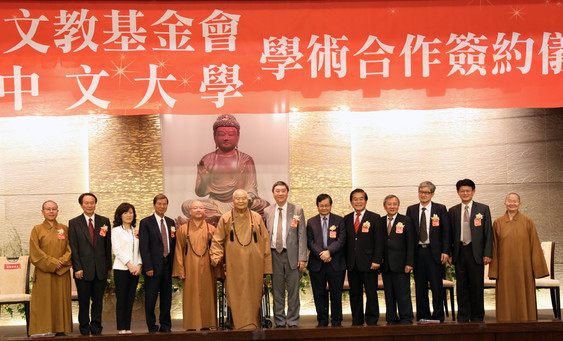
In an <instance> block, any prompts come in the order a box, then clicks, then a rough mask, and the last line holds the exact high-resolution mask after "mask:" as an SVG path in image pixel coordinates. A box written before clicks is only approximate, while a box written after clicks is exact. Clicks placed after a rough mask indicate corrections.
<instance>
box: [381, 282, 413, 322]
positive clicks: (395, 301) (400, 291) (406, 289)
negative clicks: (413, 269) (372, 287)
mask: <svg viewBox="0 0 563 341" xmlns="http://www.w3.org/2000/svg"><path fill="white" fill-rule="evenodd" d="M382 276H383V288H384V291H385V307H386V311H387V312H386V313H385V320H386V321H387V323H389V324H396V323H401V324H410V323H412V320H413V318H414V315H413V313H412V301H411V275H410V274H407V273H404V272H390V271H389V272H384V273H383V274H382ZM397 308H398V309H399V315H398V316H397Z"/></svg>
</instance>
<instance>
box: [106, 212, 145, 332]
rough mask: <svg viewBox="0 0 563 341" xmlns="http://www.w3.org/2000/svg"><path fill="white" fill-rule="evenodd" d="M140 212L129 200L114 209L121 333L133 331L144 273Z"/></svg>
mask: <svg viewBox="0 0 563 341" xmlns="http://www.w3.org/2000/svg"><path fill="white" fill-rule="evenodd" d="M136 221H137V214H136V213H135V207H134V206H133V205H131V204H129V203H122V204H120V205H119V206H118V207H117V209H116V210H115V217H114V220H113V230H112V231H111V248H112V251H113V254H114V255H115V260H114V261H113V278H114V280H115V296H116V298H117V303H116V305H115V318H116V320H117V330H118V331H119V334H131V312H132V311H133V301H134V300H135V292H136V291H137V283H138V282H139V274H140V273H141V264H142V262H141V254H140V252H139V228H137V227H135V223H136Z"/></svg>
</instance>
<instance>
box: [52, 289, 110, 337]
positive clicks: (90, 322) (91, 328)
mask: <svg viewBox="0 0 563 341" xmlns="http://www.w3.org/2000/svg"><path fill="white" fill-rule="evenodd" d="M74 281H75V282H76V291H77V292H78V323H79V328H80V334H82V335H90V334H92V335H99V334H101V333H102V329H103V327H102V308H103V302H104V289H105V288H106V280H105V279H104V280H99V279H94V280H93V281H86V280H84V279H75V280H74ZM90 301H92V310H91V311H90ZM46 308H47V307H46ZM90 314H91V316H92V317H91V319H90Z"/></svg>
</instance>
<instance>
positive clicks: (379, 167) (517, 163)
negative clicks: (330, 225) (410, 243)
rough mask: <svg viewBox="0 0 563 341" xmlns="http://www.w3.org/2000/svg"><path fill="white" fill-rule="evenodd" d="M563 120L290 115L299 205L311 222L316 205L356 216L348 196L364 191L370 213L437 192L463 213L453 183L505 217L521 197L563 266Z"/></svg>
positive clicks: (520, 113)
mask: <svg viewBox="0 0 563 341" xmlns="http://www.w3.org/2000/svg"><path fill="white" fill-rule="evenodd" d="M562 131H563V110H561V109H553V110H548V109H504V110H475V109H449V110H436V111H387V112H373V113H338V114H337V113H334V112H326V113H322V112H315V113H292V114H291V115H290V179H291V187H292V201H293V202H295V203H297V204H299V205H301V206H303V207H304V209H305V212H306V217H311V216H313V215H315V214H317V211H316V208H315V198H316V196H317V195H318V194H319V193H322V192H326V193H328V194H331V195H332V196H333V199H334V201H335V204H334V207H333V209H334V211H335V212H336V213H338V214H345V213H348V212H350V211H351V206H350V205H349V201H348V196H349V193H350V191H351V190H352V189H353V188H356V187H361V188H363V189H364V190H366V192H367V193H368V195H369V201H368V209H370V210H373V211H375V212H378V213H380V214H381V213H383V212H384V211H383V204H382V200H383V198H384V197H385V196H386V195H387V194H391V193H392V194H396V195H397V196H399V198H400V199H401V210H400V211H401V213H404V212H405V210H406V208H407V206H408V205H411V204H414V203H417V202H418V198H417V186H418V184H419V183H420V182H422V181H424V180H430V181H432V182H433V183H434V184H435V185H436V186H437V190H436V195H435V196H434V200H435V201H437V202H440V203H442V204H445V205H446V206H447V207H450V206H453V205H454V204H457V203H459V197H458V196H457V193H456V190H455V183H456V182H457V180H459V179H463V178H470V179H472V180H474V181H475V183H476V184H477V189H476V194H475V197H474V199H475V200H476V201H479V202H482V203H485V204H488V205H489V206H490V207H491V213H492V215H493V219H494V218H496V217H498V216H500V215H502V214H504V211H505V209H504V205H503V202H504V197H505V195H506V194H507V193H508V192H512V191H515V192H518V193H520V195H521V196H522V202H523V207H522V209H521V210H522V212H524V213H526V214H528V215H530V216H531V217H532V219H533V220H534V221H535V223H536V225H537V228H538V232H539V235H540V239H541V240H542V241H546V240H553V241H555V242H556V262H557V263H562V262H563V232H562V231H563V229H561V228H560V223H561V221H563V211H562V210H560V209H558V207H559V204H560V203H561V202H562V201H563V167H562V166H563V134H562Z"/></svg>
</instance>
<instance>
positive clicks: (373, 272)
mask: <svg viewBox="0 0 563 341" xmlns="http://www.w3.org/2000/svg"><path fill="white" fill-rule="evenodd" d="M367 202H368V195H367V193H366V192H365V191H364V190H363V189H360V188H357V189H355V190H353V191H352V193H350V204H352V207H353V208H354V211H353V212H352V213H349V214H348V215H346V216H345V217H344V224H345V227H346V266H347V268H348V282H349V283H350V308H351V310H352V325H353V326H361V325H363V324H364V317H365V322H366V323H367V324H368V325H376V324H377V321H378V320H379V303H378V301H377V272H378V269H379V267H380V266H381V262H382V260H383V248H384V243H385V232H384V230H383V229H382V228H381V227H380V220H381V217H380V216H379V214H377V213H374V212H370V211H368V210H366V206H367ZM364 289H365V292H366V298H367V302H366V310H365V315H364V307H363V305H364V301H363V300H364Z"/></svg>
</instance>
